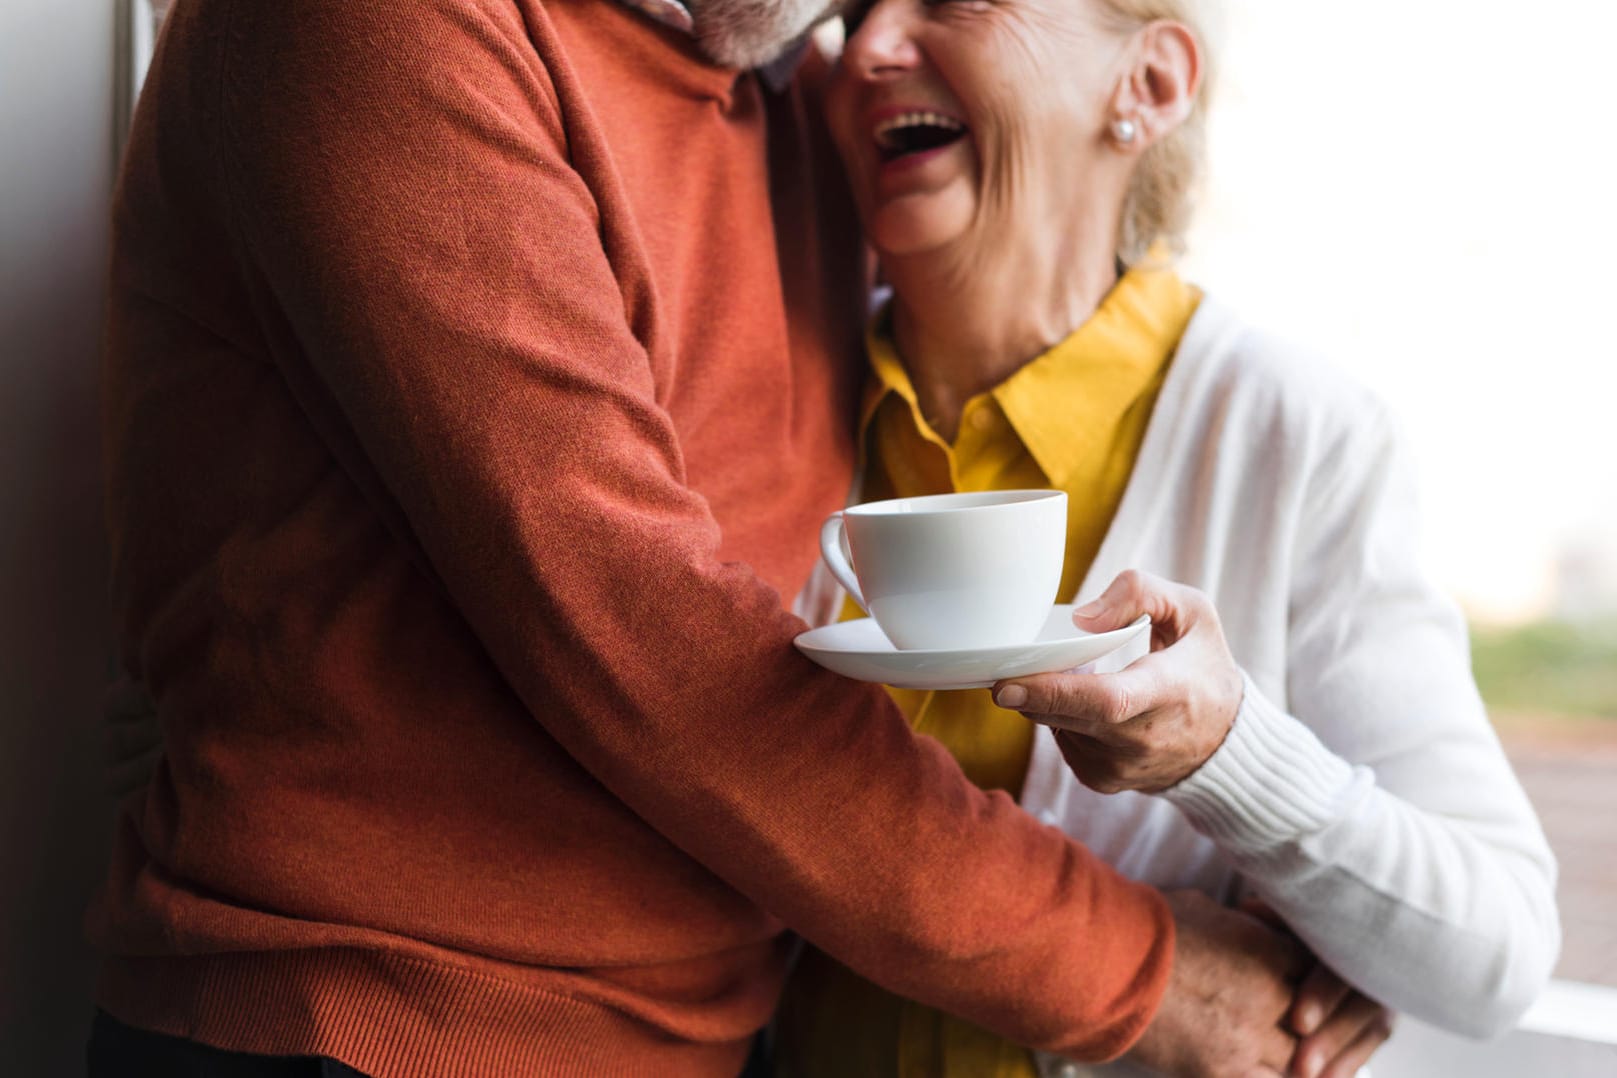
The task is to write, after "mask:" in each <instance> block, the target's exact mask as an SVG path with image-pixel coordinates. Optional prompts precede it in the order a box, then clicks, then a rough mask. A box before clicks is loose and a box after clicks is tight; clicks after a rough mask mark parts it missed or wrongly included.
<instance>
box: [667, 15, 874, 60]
mask: <svg viewBox="0 0 1617 1078" xmlns="http://www.w3.org/2000/svg"><path fill="white" fill-rule="evenodd" d="M689 6H690V8H691V20H692V22H693V23H694V24H695V31H696V40H697V42H698V43H699V44H700V45H701V46H702V51H703V52H705V53H707V54H708V56H709V57H710V58H711V59H712V60H713V61H714V62H715V63H719V64H723V65H724V66H726V67H733V68H737V69H739V70H746V69H747V68H753V67H760V66H762V65H764V64H767V63H769V61H771V60H773V59H775V58H776V57H777V56H779V55H780V54H781V53H783V52H785V51H786V47H787V46H788V45H791V44H792V43H793V42H795V41H797V40H798V39H799V38H801V37H802V36H803V35H804V34H806V33H808V31H809V29H810V28H811V27H813V26H814V24H815V23H817V22H819V21H820V20H821V19H822V18H824V17H825V16H826V15H829V14H831V13H833V12H834V11H836V10H838V9H840V8H841V7H842V0H691V2H690V5H689Z"/></svg>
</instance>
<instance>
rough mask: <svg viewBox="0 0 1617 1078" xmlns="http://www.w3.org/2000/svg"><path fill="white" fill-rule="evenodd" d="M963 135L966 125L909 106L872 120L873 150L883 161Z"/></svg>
mask: <svg viewBox="0 0 1617 1078" xmlns="http://www.w3.org/2000/svg"><path fill="white" fill-rule="evenodd" d="M965 137H966V125H965V124H963V123H961V122H960V121H959V120H957V119H955V118H954V117H953V116H947V115H945V114H944V113H941V112H933V111H931V110H929V109H913V110H910V111H906V112H900V113H895V114H893V115H891V116H888V117H886V118H885V119H882V120H881V121H879V122H878V123H877V124H876V130H875V138H876V150H877V152H878V153H879V154H880V155H881V160H882V163H883V164H887V163H889V162H892V161H898V160H900V159H902V158H906V157H913V156H914V155H917V154H923V153H927V152H928V151H931V150H940V149H942V148H943V147H945V146H948V145H950V144H951V143H955V142H958V141H960V140H961V139H963V138H965Z"/></svg>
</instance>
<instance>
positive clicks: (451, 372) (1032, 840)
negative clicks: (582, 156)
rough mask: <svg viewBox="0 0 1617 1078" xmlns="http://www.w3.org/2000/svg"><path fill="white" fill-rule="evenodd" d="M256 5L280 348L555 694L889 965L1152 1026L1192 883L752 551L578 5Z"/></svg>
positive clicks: (558, 734)
mask: <svg viewBox="0 0 1617 1078" xmlns="http://www.w3.org/2000/svg"><path fill="white" fill-rule="evenodd" d="M236 7H237V12H236V15H235V20H236V25H235V26H234V28H233V33H232V42H233V43H232V44H231V45H230V46H229V47H228V49H227V55H226V57H225V65H224V73H223V78H224V87H223V90H224V97H223V101H224V107H223V113H222V119H221V123H222V125H223V128H222V133H223V139H222V146H223V163H222V168H223V172H224V182H226V183H227V185H228V188H229V190H230V195H231V198H232V200H233V203H234V208H235V218H236V221H237V223H238V226H239V231H240V240H241V243H242V247H243V251H244V256H243V257H244V261H246V262H247V264H249V265H250V266H251V267H252V269H253V271H254V272H255V273H257V274H260V275H262V278H263V282H264V292H265V295H267V296H273V308H272V309H268V310H266V311H265V312H264V314H263V320H264V322H265V324H266V326H268V327H269V328H270V331H271V332H272V334H275V335H278V338H279V340H278V346H277V347H276V348H275V350H274V351H275V357H274V358H275V359H276V361H277V364H278V366H279V367H280V369H281V371H282V374H283V376H284V377H285V378H286V379H287V381H288V383H289V384H290V385H291V386H292V388H293V391H294V392H295V393H296V394H297V395H298V396H299V398H300V400H301V401H302V402H303V403H304V406H305V409H306V410H307V411H309V412H310V413H311V414H328V413H329V414H331V415H335V416H338V417H340V423H339V425H338V427H337V428H336V429H332V430H326V431H323V432H322V433H323V434H325V435H326V437H327V439H328V441H329V442H331V443H332V445H333V451H334V452H336V453H338V454H339V456H340V457H346V458H347V459H348V460H349V461H351V462H360V463H362V464H363V465H364V467H365V468H367V469H372V470H373V471H374V478H375V481H376V484H377V487H378V496H379V497H380V498H381V499H383V502H382V505H381V510H382V511H383V512H386V513H389V514H395V513H396V519H397V522H399V524H400V526H401V527H402V528H403V529H405V530H406V531H407V536H408V538H409V539H410V540H412V541H413V542H414V543H416V544H418V546H419V550H420V552H421V554H422V559H423V562H424V564H425V565H426V566H427V567H428V568H429V571H430V572H432V573H434V574H435V575H436V576H437V577H438V579H439V580H440V581H441V583H442V586H443V588H444V589H445V591H446V592H447V594H448V595H449V596H450V598H451V599H452V601H453V603H454V604H455V606H456V608H457V609H458V610H459V611H460V613H461V614H462V615H463V616H464V617H465V618H466V620H467V621H468V623H469V624H470V625H471V626H472V627H473V629H474V631H475V632H476V633H477V635H478V637H479V638H480V640H481V641H482V643H483V645H484V646H485V647H486V649H487V650H488V652H489V654H490V655H491V656H492V658H493V660H494V661H495V663H497V665H498V667H499V669H500V670H501V672H502V674H503V675H504V677H505V678H506V679H507V680H508V682H509V683H510V685H511V686H512V687H513V688H514V690H515V691H516V692H517V693H518V694H519V695H520V696H521V698H522V699H523V700H524V701H525V702H526V703H527V705H528V707H529V708H530V710H531V711H532V712H533V714H534V716H535V718H536V719H537V721H539V722H540V723H542V724H544V726H545V728H546V729H547V731H548V732H549V733H550V734H551V735H552V736H553V737H554V738H555V739H556V740H557V741H558V742H560V743H561V744H562V745H563V746H564V747H565V748H566V749H567V751H568V752H569V753H571V754H572V755H573V756H574V757H575V758H576V759H577V760H578V761H579V762H580V763H581V764H582V765H583V766H584V767H585V768H587V769H588V770H589V771H590V772H591V773H592V774H593V775H594V776H595V777H596V778H597V779H598V780H599V781H600V782H601V783H602V784H603V785H604V786H605V787H606V788H607V789H609V790H610V791H611V792H612V793H613V794H614V795H615V796H616V797H618V798H620V799H621V800H622V801H623V802H625V803H626V804H627V805H629V806H630V807H631V808H632V809H633V810H634V811H635V812H636V813H638V814H639V815H640V816H642V817H643V818H644V819H645V820H646V821H648V822H649V823H650V824H651V825H652V826H653V827H655V828H656V829H657V830H659V831H660V832H661V833H662V834H664V835H665V836H667V837H668V838H669V839H670V840H671V841H672V842H674V843H675V844H677V845H678V846H680V847H681V848H682V849H684V850H686V851H687V852H688V853H689V854H690V855H691V856H692V857H694V858H696V859H697V860H698V861H700V862H701V863H702V864H704V865H706V866H707V867H708V868H709V869H710V870H711V871H713V872H714V873H716V874H717V875H718V876H720V877H721V878H723V879H724V880H726V881H727V882H728V883H729V884H730V885H732V886H733V887H735V888H736V889H738V890H739V891H741V892H742V893H744V894H746V895H748V896H749V897H750V898H752V899H753V900H755V901H756V902H758V903H759V904H760V905H762V906H764V907H765V908H767V909H769V910H770V911H771V912H773V913H774V914H776V915H777V916H779V917H781V918H782V919H784V920H785V921H786V922H787V923H788V924H790V925H791V926H792V927H793V928H795V929H797V930H798V931H799V932H801V933H802V934H803V935H805V936H806V937H808V938H809V939H811V940H813V941H814V942H815V943H816V944H818V945H819V946H821V947H823V948H824V949H825V950H827V951H828V952H829V953H831V954H833V955H836V956H838V957H839V958H841V959H842V960H844V961H846V962H848V963H849V964H850V965H851V966H853V967H854V968H855V969H858V970H859V971H860V972H862V973H864V974H866V975H867V976H870V977H871V978H873V979H875V980H876V981H878V982H880V983H883V984H885V985H887V986H889V987H890V988H893V989H895V990H897V991H900V992H903V993H905V994H907V995H910V996H913V997H915V998H918V999H922V1000H925V1001H927V1002H930V1003H933V1004H936V1005H940V1006H943V1007H945V1008H947V1009H949V1010H951V1011H954V1012H956V1013H960V1014H964V1015H967V1016H969V1017H971V1018H973V1019H975V1020H976V1021H978V1022H980V1023H982V1024H984V1025H986V1026H988V1027H990V1028H994V1029H996V1030H999V1031H1001V1032H1003V1033H1005V1034H1007V1035H1010V1036H1012V1037H1014V1038H1016V1039H1018V1040H1021V1041H1024V1042H1028V1043H1034V1044H1040V1045H1047V1046H1050V1047H1053V1048H1057V1049H1060V1050H1062V1051H1065V1052H1068V1053H1070V1054H1075V1055H1080V1056H1087V1057H1101V1056H1108V1055H1112V1054H1115V1053H1116V1052H1119V1051H1121V1050H1123V1049H1124V1048H1126V1047H1127V1046H1128V1045H1129V1044H1130V1043H1131V1042H1132V1041H1133V1039H1134V1038H1135V1037H1136V1036H1137V1035H1138V1034H1139V1032H1140V1030H1141V1029H1142V1028H1143V1027H1144V1025H1145V1024H1146V1022H1147V1021H1148V1020H1149V1018H1150V1017H1151V1015H1152V1013H1153V1010H1154V1008H1155V1006H1156V1002H1157V999H1158V997H1159V995H1160V993H1161V991H1162V989H1163V986H1164V984H1165V982H1166V979H1167V975H1168V969H1169V964H1170V954H1171V950H1172V927H1171V920H1170V915H1169V913H1168V910H1167V907H1166V906H1165V905H1164V904H1163V903H1162V901H1161V900H1160V899H1159V898H1158V897H1157V896H1155V895H1154V893H1152V892H1150V891H1149V890H1147V889H1144V888H1141V887H1139V886H1138V885H1135V884H1132V883H1129V882H1128V881H1125V880H1123V879H1122V878H1121V877H1119V876H1118V875H1117V874H1115V873H1114V872H1112V871H1111V870H1110V869H1109V868H1107V867H1106V866H1104V865H1102V864H1100V863H1098V862H1097V861H1096V860H1095V859H1094V858H1093V857H1091V856H1090V855H1089V854H1087V853H1086V852H1085V851H1084V850H1083V849H1082V848H1081V847H1078V846H1076V845H1074V844H1073V843H1071V842H1069V841H1068V840H1066V839H1064V838H1063V837H1062V836H1060V835H1059V834H1058V833H1057V832H1055V831H1054V830H1052V829H1049V828H1045V827H1042V826H1040V825H1038V824H1037V823H1035V822H1034V821H1032V820H1030V819H1028V818H1027V817H1026V816H1025V815H1024V814H1023V813H1022V812H1021V811H1020V810H1019V809H1018V808H1017V807H1016V806H1015V805H1014V804H1013V803H1012V802H1011V801H1010V800H1009V799H1008V798H1006V797H1004V796H1003V795H990V794H985V793H983V792H981V791H979V790H977V789H975V788H974V787H972V786H971V785H970V783H969V782H967V781H966V780H965V779H964V777H963V776H962V775H961V774H960V772H959V770H958V768H957V767H956V766H955V764H954V762H953V761H952V760H951V759H950V758H949V757H948V755H947V754H946V753H945V752H943V751H942V749H941V748H940V747H938V746H937V745H936V744H935V743H932V742H930V741H927V740H924V739H917V738H915V737H913V736H912V735H911V733H910V731H909V730H908V728H907V727H906V725H905V724H904V723H903V722H902V720H901V719H900V718H899V716H898V715H897V714H896V712H895V711H893V710H892V709H891V707H890V706H889V705H888V704H887V702H886V700H885V697H884V694H882V693H881V692H880V690H878V689H876V688H874V687H870V686H856V685H853V684H851V683H848V682H845V681H843V680H841V679H839V678H836V677H834V676H832V675H829V674H827V673H825V672H823V671H820V670H819V669H818V668H816V667H814V666H813V665H812V664H810V663H808V662H807V661H806V660H803V659H801V658H800V657H798V656H797V655H796V654H795V652H794V651H793V649H792V648H791V646H790V640H791V637H792V636H793V634H794V633H795V632H796V631H797V630H798V629H799V628H800V623H798V622H797V621H796V620H795V619H793V618H791V617H790V616H789V615H786V614H784V613H783V612H782V611H781V610H780V608H779V599H778V597H777V596H776V594H775V593H774V592H773V591H772V590H771V589H770V588H768V587H767V586H765V585H763V584H762V583H760V582H759V581H758V580H756V579H755V578H754V577H753V576H752V575H751V573H750V572H749V571H748V570H747V569H746V568H745V567H743V566H738V565H733V564H724V563H721V562H720V561H719V559H718V557H717V553H716V552H717V549H718V539H719V536H718V529H717V527H716V525H715V524H714V521H713V520H712V518H711V516H710V515H709V513H708V512H707V510H706V507H705V503H704V502H703V500H702V499H701V498H700V497H699V496H698V495H697V494H696V493H694V492H693V491H692V490H690V489H689V488H688V487H687V486H686V484H685V482H684V480H683V461H682V458H681V453H680V445H679V441H678V439H677V437H676V435H675V432H674V430H673V427H672V425H671V423H670V420H669V417H668V415H667V413H666V412H665V410H664V409H663V407H662V406H661V404H660V403H659V398H658V386H657V385H656V384H654V381H653V377H652V373H651V367H650V365H649V363H648V361H647V357H646V355H645V354H644V352H643V350H642V347H641V344H640V342H639V341H638V340H637V338H636V336H635V334H634V333H633V332H632V331H631V328H630V326H629V324H628V321H627V319H626V317H625V308H624V300H623V297H622V296H621V294H620V290H619V283H618V278H617V276H616V275H615V274H614V267H613V258H618V257H623V256H624V252H622V251H618V250H611V251H609V250H607V249H605V248H603V239H602V236H603V231H602V228H601V222H600V219H599V217H598V214H599V213H600V212H601V207H599V206H598V205H597V203H596V193H595V192H594V191H592V189H591V188H590V187H589V186H588V185H587V184H586V182H585V181H584V180H583V179H582V178H581V176H580V174H579V172H578V171H576V170H575V168H574V167H573V164H572V161H571V157H570V155H571V154H573V153H576V152H581V151H580V150H579V148H578V147H577V146H576V145H574V144H573V143H572V139H573V136H574V135H575V134H576V132H574V131H570V130H569V129H568V121H567V117H568V116H569V115H570V111H569V110H573V109H576V108H578V107H580V103H579V102H578V101H577V100H576V99H575V98H574V97H573V96H572V95H573V94H575V93H576V88H573V87H570V86H568V85H565V84H564V82H563V80H561V79H560V77H559V76H557V78H555V79H553V78H552V77H551V75H550V74H548V73H547V70H546V68H547V64H550V65H551V66H554V57H551V56H547V55H546V50H550V49H553V48H554V42H553V41H552V40H550V37H549V36H548V35H549V31H548V30H547V29H546V26H545V20H544V16H543V13H542V12H541V11H540V10H539V9H538V8H537V7H536V6H535V7H530V6H527V5H523V6H522V7H521V8H520V10H519V8H518V6H517V5H515V4H512V3H509V2H507V3H500V2H495V0H483V2H478V3H465V2H462V0H455V2H450V0H430V2H423V3H417V4H409V5H385V6H384V5H358V4H345V3H337V2H317V0H305V2H298V3H293V4H290V5H282V6H280V7H278V8H276V9H274V10H273V11H271V10H269V9H261V6H260V5H250V4H245V3H238V4H237V5H236ZM536 43H537V44H536ZM669 167H670V168H677V167H679V163H678V162H670V163H669ZM759 716H768V718H767V719H760V718H759Z"/></svg>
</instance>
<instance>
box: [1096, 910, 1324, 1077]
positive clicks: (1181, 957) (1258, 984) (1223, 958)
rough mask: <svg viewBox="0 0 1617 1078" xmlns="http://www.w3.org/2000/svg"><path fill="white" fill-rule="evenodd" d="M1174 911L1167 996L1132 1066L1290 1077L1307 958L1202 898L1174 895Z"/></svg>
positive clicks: (1287, 940) (1280, 936) (1283, 938)
mask: <svg viewBox="0 0 1617 1078" xmlns="http://www.w3.org/2000/svg"><path fill="white" fill-rule="evenodd" d="M1168 904H1169V905H1170V906H1171V907H1172V908H1173V916H1174V923H1175V925H1176V927H1177V938H1176V942H1175V944H1174V958H1173V973H1172V975H1171V977H1170V979H1169V981H1168V992H1167V995H1165V996H1164V997H1163V1000H1162V1006H1161V1007H1160V1008H1158V1010H1157V1014H1156V1017H1155V1018H1153V1019H1152V1020H1151V1025H1150V1026H1148V1027H1147V1028H1146V1031H1145V1034H1144V1036H1142V1037H1141V1038H1140V1040H1139V1041H1138V1042H1137V1043H1136V1044H1135V1046H1134V1048H1133V1049H1132V1050H1130V1052H1129V1053H1128V1056H1127V1058H1128V1059H1130V1060H1132V1061H1134V1062H1136V1063H1139V1064H1141V1065H1143V1066H1146V1067H1149V1068H1151V1069H1153V1070H1156V1071H1160V1072H1162V1073H1163V1074H1173V1075H1184V1076H1187V1078H1252V1076H1253V1075H1283V1074H1285V1073H1286V1068H1287V1065H1288V1064H1289V1063H1290V1062H1291V1061H1292V1058H1293V1057H1294V1056H1295V1054H1296V1050H1297V1038H1296V1037H1295V1036H1294V1035H1293V1034H1292V1033H1291V1031H1290V1030H1289V1029H1287V1028H1285V1027H1284V1026H1283V1024H1282V1023H1283V1022H1284V1021H1285V1020H1286V1018H1287V1017H1288V1015H1289V1013H1290V1012H1291V1010H1292V1004H1293V999H1292V990H1293V985H1294V984H1295V983H1296V981H1297V979H1298V978H1299V977H1301V976H1302V974H1303V971H1304V970H1305V969H1306V968H1307V966H1308V962H1309V956H1308V952H1307V951H1306V950H1305V949H1304V948H1303V947H1302V945H1301V944H1299V943H1298V942H1297V941H1296V940H1295V939H1293V938H1292V937H1291V936H1289V935H1287V934H1286V933H1283V932H1276V931H1274V930H1273V929H1271V928H1270V927H1269V926H1268V925H1266V924H1264V923H1263V922H1262V921H1260V920H1259V919H1257V918H1256V917H1252V916H1250V915H1248V914H1245V913H1241V912H1239V911H1238V910H1232V909H1226V908H1225V907H1223V906H1220V905H1219V904H1218V903H1216V902H1214V901H1213V900H1212V899H1210V898H1208V897H1207V896H1206V895H1204V894H1202V893H1200V892H1199V891H1175V892H1173V893H1172V894H1169V895H1168Z"/></svg>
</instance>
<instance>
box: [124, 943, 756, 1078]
mask: <svg viewBox="0 0 1617 1078" xmlns="http://www.w3.org/2000/svg"><path fill="white" fill-rule="evenodd" d="M96 996H97V999H96V1002H97V1004H98V1005H99V1006H100V1007H101V1008H102V1009H103V1010H105V1011H107V1012H108V1013H109V1014H111V1015H112V1016H113V1017H115V1018H117V1019H118V1020H119V1021H121V1022H124V1023H126V1024H128V1025H132V1026H136V1027H138V1028H141V1029H147V1030H152V1031H154V1032H157V1033H166V1034H169V1035H171V1036H178V1037H187V1038H189V1039H191V1040H194V1041H198V1042H200V1043H203V1044H208V1045H212V1046H214V1047H217V1048H223V1049H227V1050H230V1051H236V1052H253V1053H259V1054H263V1055H277V1056H283V1055H292V1056H298V1055H312V1056H327V1057H330V1058H332V1059H336V1060H340V1061H341V1062H343V1063H346V1064H348V1065H349V1066H350V1067H354V1068H356V1069H358V1070H360V1071H362V1072H364V1073H365V1074H367V1075H370V1076H372V1078H426V1076H434V1078H436V1076H445V1078H448V1076H456V1078H511V1076H513V1075H580V1076H582V1075H592V1076H593V1075H602V1076H606V1075H625V1076H627V1075H648V1076H649V1075H658V1076H670V1078H676V1076H677V1078H686V1076H688V1078H719V1076H723V1078H730V1076H733V1075H735V1074H736V1073H738V1072H739V1071H740V1070H741V1068H742V1066H743V1064H744V1063H745V1060H746V1055H747V1051H748V1048H749V1044H750V1041H749V1040H746V1039H744V1040H741V1041H736V1042H726V1043H720V1044H694V1043H690V1042H687V1041H679V1040H675V1039H673V1038H671V1037H669V1036H668V1035H667V1034H665V1033H663V1032H662V1031H660V1030H657V1029H655V1028H653V1027H651V1026H648V1025H646V1024H645V1023H643V1022H639V1021H636V1020H635V1019H634V1018H632V1017H630V1016H628V1015H625V1014H623V1013H621V1012H619V1011H615V1010H613V1009H611V1008H609V1007H605V1006H603V1005H601V1004H599V1003H596V1002H594V1001H591V1000H586V999H579V998H577V997H574V996H570V995H567V994H565V993H558V992H548V991H545V990H542V989H536V988H533V987H530V986H526V985H516V984H511V983H509V982H503V981H500V980H498V979H496V978H493V977H490V976H488V975H486V974H481V973H477V972H475V971H470V970H464V969H457V968H454V967H451V966H445V965H441V964H437V963H433V962H428V961H424V960H422V959H419V958H411V957H405V956H400V955H389V954H383V953H380V952H374V951H363V950H358V949H346V948H324V949H310V950H305V951H275V952H250V953H231V954H212V955H193V956H186V957H171V958H124V957H114V958H109V959H108V960H107V961H106V962H105V963H104V965H103V966H102V971H101V980H100V984H99V986H98V988H97V993H96Z"/></svg>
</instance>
